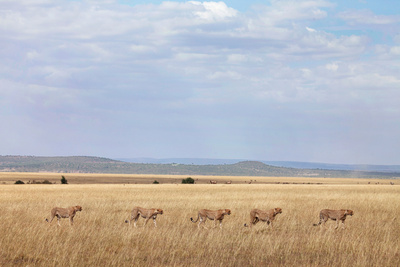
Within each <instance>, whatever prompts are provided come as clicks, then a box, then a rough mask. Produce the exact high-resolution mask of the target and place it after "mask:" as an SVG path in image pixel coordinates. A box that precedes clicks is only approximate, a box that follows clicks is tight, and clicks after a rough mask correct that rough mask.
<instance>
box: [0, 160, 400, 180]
mask: <svg viewBox="0 0 400 267" xmlns="http://www.w3.org/2000/svg"><path fill="white" fill-rule="evenodd" d="M0 171H3V172H6V171H8V172H57V173H115V174H171V175H222V176H276V177H353V178H393V177H400V173H395V172H366V171H347V170H323V169H299V168H287V167H277V166H271V165H267V164H265V163H262V162H258V161H242V162H237V163H234V164H217V165H195V164H179V163H168V164H155V163H129V162H123V161H118V160H113V159H107V158H100V157H85V156H75V157H35V156H0Z"/></svg>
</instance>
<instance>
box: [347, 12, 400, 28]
mask: <svg viewBox="0 0 400 267" xmlns="http://www.w3.org/2000/svg"><path fill="white" fill-rule="evenodd" d="M339 17H340V18H342V19H343V20H345V21H347V22H348V23H350V24H371V25H388V24H397V23H399V22H400V16H399V15H376V14H374V13H373V12H372V11H371V10H351V11H344V12H342V13H340V14H339Z"/></svg>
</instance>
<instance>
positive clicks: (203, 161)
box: [116, 158, 400, 172]
mask: <svg viewBox="0 0 400 267" xmlns="http://www.w3.org/2000/svg"><path fill="white" fill-rule="evenodd" d="M116 160H120V161H124V162H131V163H152V164H172V163H178V164H193V165H223V164H235V163H238V162H242V161H249V160H247V159H211V158H164V159H155V158H118V159H116ZM258 161H260V162H262V163H265V164H268V165H271V166H276V167H286V168H297V169H323V170H346V171H373V172H400V165H369V164H331V163H318V162H301V161H265V160H258Z"/></svg>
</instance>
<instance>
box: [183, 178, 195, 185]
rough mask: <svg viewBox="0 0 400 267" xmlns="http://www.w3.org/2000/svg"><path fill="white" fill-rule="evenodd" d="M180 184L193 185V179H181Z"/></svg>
mask: <svg viewBox="0 0 400 267" xmlns="http://www.w3.org/2000/svg"><path fill="white" fill-rule="evenodd" d="M182 184H194V179H193V178H191V177H188V178H186V179H182Z"/></svg>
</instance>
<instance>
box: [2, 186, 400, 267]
mask: <svg viewBox="0 0 400 267" xmlns="http://www.w3.org/2000/svg"><path fill="white" fill-rule="evenodd" d="M399 195H400V187H399V186H396V185H395V186H391V185H357V184H329V185H318V184H312V185H309V184H232V185H225V184H217V185H205V184H203V185H182V184H160V185H143V184H141V185H133V184H129V185H123V184H118V185H112V184H102V185H88V184H83V185H82V184H77V185H0V211H1V220H0V237H1V238H0V248H1V249H0V266H28V265H29V266H56V265H57V266H138V265H140V266H198V265H207V266H256V265H269V266H277V265H286V266H294V265H300V266H344V265H352V266H400V245H399V242H398V241H399V240H400V202H399ZM72 205H81V206H82V207H83V211H82V212H80V213H78V214H77V216H76V217H75V224H74V226H72V227H71V226H70V225H69V222H68V220H65V219H64V220H62V221H61V224H62V226H61V227H58V226H57V223H56V222H53V223H52V224H50V225H49V224H48V223H46V222H45V221H44V219H45V218H46V217H47V218H48V217H49V216H50V210H51V208H52V207H54V206H59V207H67V206H72ZM136 205H138V206H142V207H146V208H162V209H163V210H164V214H163V215H159V216H158V218H157V225H158V228H154V226H153V224H152V223H148V225H146V227H143V219H139V223H138V225H139V227H138V228H133V226H130V227H129V226H128V224H125V223H124V220H125V219H127V218H128V217H129V214H130V210H131V209H132V208H133V206H136ZM274 207H281V208H282V209H283V213H282V214H280V215H278V217H277V219H276V222H275V224H274V229H270V228H267V227H266V224H264V223H259V224H258V225H256V226H255V227H254V228H253V230H249V229H248V228H244V227H243V224H244V223H246V222H247V223H248V220H249V212H250V210H251V209H252V208H260V209H270V208H274ZM201 208H209V209H220V208H229V209H231V210H232V215H230V216H226V217H225V219H224V221H223V229H222V230H220V229H219V228H218V227H217V228H215V229H207V230H206V229H200V230H199V229H197V225H196V224H193V223H192V222H190V217H195V216H197V211H198V210H199V209H201ZM322 208H331V209H340V208H346V209H352V210H354V212H355V214H354V216H353V217H349V218H348V219H347V220H346V226H347V228H346V229H344V230H334V229H333V227H334V225H335V223H334V222H332V221H331V222H329V223H328V224H327V226H328V227H326V228H325V229H324V228H320V227H314V226H312V224H313V223H316V222H318V213H319V211H320V209H322ZM206 225H207V226H208V227H210V226H212V222H207V223H206Z"/></svg>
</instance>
